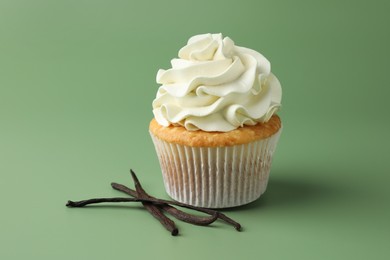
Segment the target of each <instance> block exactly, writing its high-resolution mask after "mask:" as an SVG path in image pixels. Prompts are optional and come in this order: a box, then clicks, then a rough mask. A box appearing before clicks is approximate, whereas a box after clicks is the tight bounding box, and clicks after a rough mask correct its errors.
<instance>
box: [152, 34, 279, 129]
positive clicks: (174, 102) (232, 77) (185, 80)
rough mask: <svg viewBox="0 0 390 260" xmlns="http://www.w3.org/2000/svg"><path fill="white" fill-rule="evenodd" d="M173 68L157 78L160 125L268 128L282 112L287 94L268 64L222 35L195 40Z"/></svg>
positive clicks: (155, 106)
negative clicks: (258, 126)
mask: <svg viewBox="0 0 390 260" xmlns="http://www.w3.org/2000/svg"><path fill="white" fill-rule="evenodd" d="M171 65H172V68H171V69H168V70H162V69H160V70H159V71H158V73H157V78H156V80H157V83H159V84H162V85H161V86H160V87H159V89H158V92H157V96H156V98H155V100H154V101H153V114H154V117H155V118H156V120H157V122H158V123H159V124H160V125H163V126H169V125H171V124H173V125H181V126H184V127H185V128H186V129H187V130H199V129H200V130H203V131H219V132H228V131H231V130H234V129H236V128H238V127H242V126H244V125H255V124H257V123H258V122H266V121H268V120H269V119H270V118H271V116H272V115H273V114H274V113H275V112H276V111H277V110H278V109H279V107H280V103H281V98H282V89H281V86H280V83H279V81H278V79H277V78H276V77H275V76H274V75H273V74H272V73H271V65H270V63H269V61H268V60H267V59H266V58H265V57H264V56H263V55H261V54H260V53H258V52H256V51H254V50H251V49H248V48H244V47H239V46H235V45H234V42H233V41H232V40H231V39H230V38H229V37H225V38H223V37H222V34H202V35H196V36H193V37H191V38H190V39H189V40H188V43H187V45H186V46H184V47H183V48H181V49H180V51H179V58H178V59H173V60H172V61H171Z"/></svg>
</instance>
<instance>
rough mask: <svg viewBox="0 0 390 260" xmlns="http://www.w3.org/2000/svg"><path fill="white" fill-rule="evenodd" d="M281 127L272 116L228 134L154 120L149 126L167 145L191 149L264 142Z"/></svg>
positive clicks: (279, 122)
mask: <svg viewBox="0 0 390 260" xmlns="http://www.w3.org/2000/svg"><path fill="white" fill-rule="evenodd" d="M281 127H282V123H281V120H280V118H279V116H277V115H273V116H272V117H271V118H270V120H268V121H267V122H265V123H258V124H256V125H254V126H246V127H240V128H237V129H235V130H232V131H229V132H217V131H215V132H206V131H188V130H187V129H186V128H185V127H183V126H172V125H171V126H168V127H164V126H162V125H160V124H159V123H158V122H157V121H156V119H154V118H153V119H152V120H151V122H150V124H149V131H150V133H151V134H152V136H154V137H156V138H159V139H160V140H163V141H165V142H168V143H174V144H179V145H184V146H191V147H226V146H234V145H241V144H247V143H251V142H254V141H259V140H264V139H266V138H269V137H271V136H272V135H274V134H276V133H277V132H278V131H279V130H280V129H281Z"/></svg>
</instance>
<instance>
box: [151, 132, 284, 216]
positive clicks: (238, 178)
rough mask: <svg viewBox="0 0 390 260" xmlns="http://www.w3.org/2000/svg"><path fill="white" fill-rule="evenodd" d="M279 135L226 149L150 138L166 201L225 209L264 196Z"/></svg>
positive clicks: (278, 133) (154, 137)
mask: <svg viewBox="0 0 390 260" xmlns="http://www.w3.org/2000/svg"><path fill="white" fill-rule="evenodd" d="M280 133H281V129H279V131H278V132H277V133H275V134H274V135H272V136H271V137H268V138H266V139H262V140H259V141H254V142H252V143H248V144H241V145H234V146H226V147H191V146H185V145H179V144H174V143H168V142H165V141H163V140H161V139H159V138H158V137H156V136H154V135H153V134H152V133H151V136H152V139H153V142H154V145H155V148H156V152H157V156H158V159H159V162H160V166H161V170H162V175H163V179H164V185H165V189H166V191H167V193H168V195H169V196H170V197H172V198H173V199H174V200H177V201H180V202H182V203H186V204H189V205H193V206H198V207H205V208H227V207H235V206H240V205H244V204H247V203H250V202H252V201H254V200H256V199H258V198H259V197H260V195H261V194H263V193H264V192H265V190H266V188H267V183H268V178H269V173H270V168H271V162H272V155H273V153H274V151H275V148H276V145H277V142H278V140H279V136H280Z"/></svg>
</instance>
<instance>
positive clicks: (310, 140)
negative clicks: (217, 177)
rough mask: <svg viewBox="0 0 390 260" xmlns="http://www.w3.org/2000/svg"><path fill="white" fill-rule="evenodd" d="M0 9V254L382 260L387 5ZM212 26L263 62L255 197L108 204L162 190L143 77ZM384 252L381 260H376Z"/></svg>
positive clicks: (388, 229) (33, 4)
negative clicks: (209, 206)
mask: <svg viewBox="0 0 390 260" xmlns="http://www.w3.org/2000/svg"><path fill="white" fill-rule="evenodd" d="M140 2H141V1H119V0H117V1H103V0H100V1H76V0H70V1H39V0H38V1H27V0H26V1H11V0H10V1H4V0H0V201H1V205H0V259H95V260H97V259H157V258H159V259H182V258H184V259H212V258H215V255H218V257H217V258H218V259H219V258H221V259H367V258H369V259H385V258H387V257H388V256H389V254H390V249H389V237H390V224H389V219H390V209H389V199H390V191H389V182H390V178H389V172H390V169H389V168H390V167H389V159H390V158H389V149H388V147H389V145H390V141H389V132H390V122H389V116H388V112H389V108H388V98H389V95H390V91H389V87H390V86H389V80H388V75H389V71H388V70H389V58H390V55H389V46H390V35H389V34H390V33H389V24H390V16H389V15H388V14H389V11H390V4H389V1H200V0H198V1H154V2H152V1H143V2H142V3H140ZM207 32H222V33H223V34H224V35H225V36H229V37H231V38H232V39H233V40H234V41H235V42H236V44H237V45H240V46H245V47H249V48H252V49H256V50H258V51H260V52H261V53H263V54H264V55H265V56H266V57H267V58H268V59H269V60H270V61H271V63H272V70H273V72H274V74H275V75H277V77H278V78H279V79H280V81H281V83H282V87H283V108H282V110H281V112H280V115H281V117H282V120H283V123H284V132H283V134H282V137H281V140H280V142H279V146H278V149H277V152H276V154H275V158H274V164H273V167H272V173H271V178H270V182H269V186H268V190H267V192H266V193H265V195H264V196H262V197H261V198H260V199H259V200H257V201H256V202H254V203H252V204H250V205H247V206H244V207H240V208H236V209H229V210H225V211H224V212H225V213H226V214H227V215H229V216H231V217H232V218H234V219H237V220H238V221H239V222H241V223H242V225H243V226H244V231H243V232H240V233H239V232H236V231H235V230H234V229H233V228H231V227H230V226H227V225H225V224H224V223H222V222H217V223H215V224H214V225H212V226H211V227H197V226H192V225H189V224H185V223H183V222H179V221H177V225H178V227H179V229H180V232H181V234H180V236H178V237H171V236H170V235H169V233H168V232H166V230H165V229H163V228H162V227H161V226H160V224H159V223H158V222H157V221H156V220H154V219H153V218H152V217H151V216H149V215H148V213H147V212H146V211H145V210H142V208H141V207H140V206H139V205H136V204H133V205H124V206H114V205H112V206H96V207H90V208H84V209H68V208H66V207H65V202H66V201H67V200H68V199H73V200H79V199H86V198H91V197H110V196H121V194H120V193H119V192H117V191H114V190H112V189H111V187H110V185H109V184H110V182H112V181H116V182H119V183H125V184H128V185H132V183H131V180H130V177H129V174H128V170H129V168H133V169H134V170H135V171H136V172H137V173H138V175H139V178H140V179H141V182H142V183H143V185H144V187H145V189H146V190H147V191H149V192H150V193H152V194H153V195H155V196H158V197H164V198H168V196H167V195H166V193H165V191H164V187H163V183H162V177H161V173H160V168H159V164H158V161H157V157H156V155H155V151H154V147H153V144H152V142H151V140H150V137H149V134H148V123H149V120H150V119H151V118H152V112H151V102H152V100H153V98H154V96H155V93H156V91H157V87H158V85H157V84H156V82H155V75H156V72H157V70H158V69H159V68H169V61H170V59H172V58H174V57H177V51H178V50H179V48H180V47H182V46H183V45H184V44H185V43H186V41H187V39H188V38H189V37H190V36H192V35H195V34H199V33H207ZM386 256H387V257H386Z"/></svg>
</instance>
